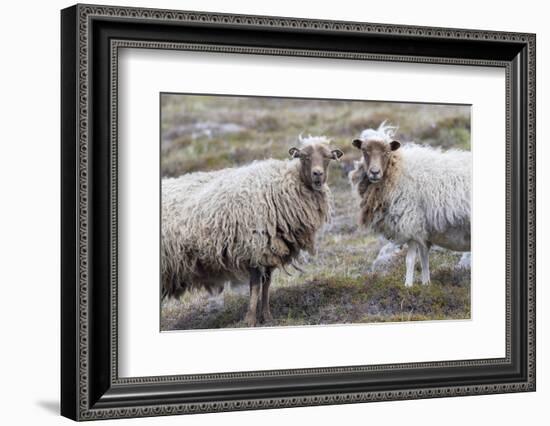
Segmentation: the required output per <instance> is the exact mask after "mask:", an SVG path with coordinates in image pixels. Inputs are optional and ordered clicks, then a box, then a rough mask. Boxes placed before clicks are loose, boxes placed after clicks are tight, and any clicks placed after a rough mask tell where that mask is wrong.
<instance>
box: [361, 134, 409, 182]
mask: <svg viewBox="0 0 550 426" xmlns="http://www.w3.org/2000/svg"><path fill="white" fill-rule="evenodd" d="M353 146H354V147H355V148H357V149H360V150H361V151H362V153H363V159H364V166H363V167H364V170H365V173H366V174H367V177H368V179H369V181H370V182H371V183H376V182H380V181H381V180H382V179H383V177H384V172H385V171H386V168H387V166H388V161H389V159H390V156H391V154H392V152H393V151H395V150H397V149H399V147H400V146H401V143H400V142H399V141H391V142H390V143H387V142H385V141H382V140H372V139H371V140H366V141H365V140H362V139H355V140H354V141H353Z"/></svg>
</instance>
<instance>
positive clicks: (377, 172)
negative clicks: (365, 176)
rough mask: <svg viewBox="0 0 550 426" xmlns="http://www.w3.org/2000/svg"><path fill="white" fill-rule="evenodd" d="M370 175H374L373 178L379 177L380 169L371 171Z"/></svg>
mask: <svg viewBox="0 0 550 426" xmlns="http://www.w3.org/2000/svg"><path fill="white" fill-rule="evenodd" d="M370 173H371V174H372V175H373V176H377V175H379V174H380V169H370Z"/></svg>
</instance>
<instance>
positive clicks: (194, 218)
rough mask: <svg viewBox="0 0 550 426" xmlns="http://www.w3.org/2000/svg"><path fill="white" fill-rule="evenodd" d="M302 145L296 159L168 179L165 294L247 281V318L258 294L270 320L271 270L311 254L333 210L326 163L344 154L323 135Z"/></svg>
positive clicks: (164, 188)
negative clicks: (303, 253) (302, 255)
mask: <svg viewBox="0 0 550 426" xmlns="http://www.w3.org/2000/svg"><path fill="white" fill-rule="evenodd" d="M300 142H301V146H300V148H296V147H293V148H291V149H290V150H289V154H290V155H291V157H292V159H291V160H284V161H282V160H274V159H269V160H263V161H255V162H253V163H251V164H249V165H247V166H243V167H239V168H228V169H224V170H220V171H216V172H206V173H205V172H199V173H191V174H187V175H183V176H181V177H179V178H172V179H164V180H163V181H162V231H161V233H162V239H161V271H162V272H161V274H162V294H163V298H164V297H179V296H180V295H181V294H183V293H184V292H185V291H188V290H190V289H197V288H204V289H207V290H209V291H210V292H221V291H222V290H223V286H224V283H225V282H230V283H231V284H232V285H238V284H241V283H244V282H246V281H248V282H249V285H250V303H249V308H248V312H247V314H246V317H245V322H246V323H247V324H248V325H249V326H251V327H253V326H255V325H256V323H257V315H256V311H257V306H258V302H259V298H260V296H261V316H262V319H263V320H264V321H269V320H271V319H272V316H271V312H270V309H269V285H270V283H271V274H272V272H273V271H274V270H275V269H277V268H284V267H285V265H289V264H293V263H292V262H293V260H294V259H295V258H296V257H297V256H298V254H299V253H300V251H301V250H307V251H309V252H313V250H314V244H315V236H316V232H317V231H318V230H319V229H320V228H321V227H322V226H323V224H324V223H325V222H327V221H328V220H329V218H330V213H331V202H330V200H331V195H330V190H329V188H328V186H327V184H326V181H327V167H328V165H329V163H330V160H332V159H339V158H340V157H341V156H342V151H340V150H338V149H331V148H330V147H329V140H328V139H326V138H325V137H311V136H310V137H309V138H302V137H300ZM260 290H261V295H260Z"/></svg>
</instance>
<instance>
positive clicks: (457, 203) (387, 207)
mask: <svg viewBox="0 0 550 426" xmlns="http://www.w3.org/2000/svg"><path fill="white" fill-rule="evenodd" d="M395 131H396V128H395V127H392V126H389V125H387V124H386V122H383V123H382V124H381V125H380V126H379V127H378V129H367V130H364V131H363V132H362V133H361V136H360V137H359V138H358V139H354V140H353V142H352V145H353V146H354V147H355V148H357V149H359V150H361V151H362V160H361V162H360V163H358V164H356V168H355V170H354V171H352V172H350V181H351V183H352V187H353V185H355V191H356V192H358V194H359V195H360V199H361V201H360V223H361V225H363V226H365V227H367V228H368V229H370V230H371V231H374V232H377V233H381V234H383V235H384V236H385V237H386V238H387V239H389V240H392V241H393V242H395V243H397V244H404V243H407V246H408V250H407V255H406V276H405V285H406V286H412V285H413V282H414V267H415V263H416V253H417V250H418V252H419V254H420V261H421V266H422V283H423V284H429V283H430V268H429V249H430V247H431V246H432V245H434V244H435V245H438V246H441V247H443V248H446V249H449V250H454V251H462V252H468V251H470V204H471V182H472V157H471V153H470V152H468V151H462V150H449V151H446V152H443V151H441V150H439V149H435V148H432V147H429V146H421V145H417V144H414V143H411V144H407V145H404V146H403V147H401V143H400V142H399V141H397V140H394V135H395Z"/></svg>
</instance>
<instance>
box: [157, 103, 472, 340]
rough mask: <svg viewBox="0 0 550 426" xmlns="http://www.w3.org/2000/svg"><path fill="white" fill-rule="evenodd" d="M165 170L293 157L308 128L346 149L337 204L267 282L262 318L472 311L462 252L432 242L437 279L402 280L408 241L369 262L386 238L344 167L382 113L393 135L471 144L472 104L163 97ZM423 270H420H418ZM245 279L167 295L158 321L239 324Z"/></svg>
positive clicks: (326, 320) (334, 175)
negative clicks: (368, 218)
mask: <svg viewBox="0 0 550 426" xmlns="http://www.w3.org/2000/svg"><path fill="white" fill-rule="evenodd" d="M161 102H162V120H161V126H162V129H161V130H162V135H163V136H162V141H161V155H162V158H161V166H162V174H163V176H178V175H181V174H184V173H189V172H193V171H198V170H201V171H208V170H217V169H221V168H225V167H233V166H239V165H243V164H247V163H249V162H250V161H253V160H257V159H263V158H269V157H273V158H281V159H283V158H287V157H288V149H289V148H290V147H291V146H294V145H297V137H298V135H299V134H300V133H302V134H305V135H307V134H310V133H311V134H317V135H318V134H324V135H326V136H329V137H330V138H332V140H333V144H334V145H335V146H337V147H338V148H340V149H342V150H343V151H344V152H345V154H346V155H345V156H344V159H343V161H342V162H341V163H333V164H331V166H330V169H329V185H330V187H331V190H332V192H333V196H334V204H335V212H334V217H333V219H332V222H331V224H329V225H328V226H327V227H326V228H325V230H324V231H323V232H321V233H320V235H319V238H318V242H317V253H316V255H315V256H309V255H303V256H302V259H301V269H303V272H295V273H293V274H292V275H291V276H288V275H287V274H285V273H284V272H282V271H276V272H275V273H274V277H273V283H272V287H271V311H272V314H273V317H274V320H273V321H272V322H271V323H269V324H263V325H265V326H285V325H313V324H340V323H367V322H387V321H421V320H441V319H464V318H469V317H470V271H469V270H460V269H457V268H456V267H455V265H456V263H457V262H458V260H459V258H460V254H459V253H454V252H450V251H446V250H437V251H434V250H432V251H431V253H430V262H431V270H432V284H431V285H429V286H422V285H420V284H418V285H415V286H413V287H411V288H406V287H405V286H404V285H403V280H404V275H405V261H404V256H405V254H404V251H405V250H404V248H403V249H402V250H401V252H400V253H399V254H398V256H397V258H396V259H395V261H394V262H392V264H391V265H390V267H389V268H388V269H387V270H386V271H384V272H383V273H372V272H371V265H372V262H373V261H374V259H375V258H376V256H377V254H378V251H379V250H380V248H381V246H382V244H383V242H381V240H380V239H379V238H378V237H377V236H374V235H367V234H366V233H365V231H364V230H362V229H360V228H359V227H358V226H357V220H356V219H357V211H356V206H355V204H354V203H353V201H352V197H351V193H350V188H349V184H348V182H347V178H346V172H347V170H348V168H349V166H350V164H351V163H352V161H353V160H354V159H357V158H358V157H359V155H358V154H359V153H358V151H356V150H355V149H354V148H353V147H352V146H351V143H350V142H351V140H352V139H353V138H354V137H356V136H357V135H358V133H359V132H360V131H361V130H363V129H364V128H367V127H376V126H378V125H379V124H380V122H381V121H383V120H389V121H390V122H391V123H392V124H396V125H399V130H398V134H397V138H398V139H400V140H401V141H402V142H407V141H415V142H417V143H426V144H429V145H432V146H440V147H442V148H443V149H448V148H461V149H470V115H469V114H470V109H469V107H465V106H452V105H450V106H448V105H426V104H421V105H419V104H398V103H381V102H337V101H303V100H295V99H271V100H269V99H264V98H238V97H210V96H188V95H186V96H181V95H163V96H162V99H161ZM418 276H419V271H417V277H418ZM247 305H248V290H247V288H246V287H244V288H237V289H231V288H227V289H226V290H225V291H224V292H223V293H221V294H220V295H215V296H212V295H209V294H208V293H206V292H194V293H188V294H186V295H184V296H183V297H182V299H181V300H178V301H168V302H164V303H163V304H162V307H161V329H163V330H172V329H205V328H226V327H243V326H244V323H243V321H242V319H243V318H244V315H245V312H246V309H247Z"/></svg>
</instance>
